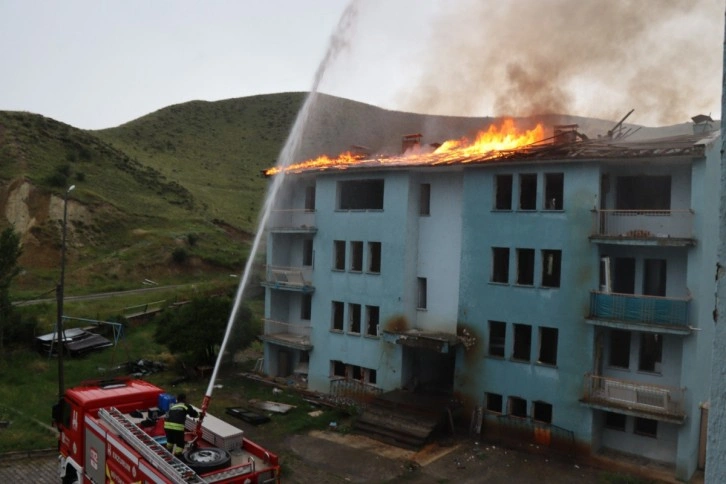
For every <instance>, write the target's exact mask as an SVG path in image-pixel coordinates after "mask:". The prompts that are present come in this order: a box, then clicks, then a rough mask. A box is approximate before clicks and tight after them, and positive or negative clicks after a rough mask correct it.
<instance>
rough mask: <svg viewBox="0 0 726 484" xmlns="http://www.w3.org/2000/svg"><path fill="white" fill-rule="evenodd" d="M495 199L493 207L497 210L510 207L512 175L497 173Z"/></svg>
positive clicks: (509, 208)
mask: <svg viewBox="0 0 726 484" xmlns="http://www.w3.org/2000/svg"><path fill="white" fill-rule="evenodd" d="M496 184H497V186H496V200H495V201H494V207H495V208H496V209H497V210H511V209H512V175H497V177H496Z"/></svg>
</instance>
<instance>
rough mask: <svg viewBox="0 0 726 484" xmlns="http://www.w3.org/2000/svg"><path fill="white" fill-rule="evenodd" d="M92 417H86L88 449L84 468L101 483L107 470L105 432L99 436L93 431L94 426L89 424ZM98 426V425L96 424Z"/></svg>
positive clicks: (91, 477) (93, 479)
mask: <svg viewBox="0 0 726 484" xmlns="http://www.w3.org/2000/svg"><path fill="white" fill-rule="evenodd" d="M89 420H91V419H90V418H88V417H86V449H85V460H84V463H83V468H84V471H85V473H86V476H87V477H88V478H89V479H91V481H93V482H95V483H97V484H101V483H102V482H105V480H106V477H105V471H106V443H105V432H104V433H103V436H101V437H99V436H98V435H96V433H95V432H92V431H91V428H93V427H94V426H92V425H89ZM96 427H97V425H96Z"/></svg>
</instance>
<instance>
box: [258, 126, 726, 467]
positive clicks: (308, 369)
mask: <svg viewBox="0 0 726 484" xmlns="http://www.w3.org/2000/svg"><path fill="white" fill-rule="evenodd" d="M555 141H557V143H556V144H548V145H541V146H537V147H533V148H529V149H522V150H519V151H514V152H508V153H507V154H506V155H505V156H497V157H491V156H490V157H480V158H472V157H468V158H467V157H462V158H461V159H454V160H452V159H447V160H446V161H445V162H441V160H438V161H437V159H436V158H435V157H434V156H433V155H432V156H431V157H427V156H426V155H421V156H419V157H417V158H415V159H409V158H405V157H394V158H391V159H383V160H381V159H370V160H362V161H361V162H360V163H358V164H356V165H354V166H347V167H346V169H341V168H340V167H338V168H330V169H325V170H320V169H316V170H310V169H308V170H302V171H297V172H295V171H291V172H289V173H288V174H286V175H285V176H286V178H285V180H284V188H283V190H281V192H282V193H283V195H281V196H280V197H279V198H278V200H277V201H276V204H275V210H274V211H273V213H272V215H271V218H270V222H269V223H268V230H269V236H268V243H267V248H268V249H267V274H266V278H265V282H264V283H263V285H264V286H265V287H266V306H265V333H264V335H263V336H262V339H263V341H264V343H265V358H264V371H265V373H266V374H268V375H271V376H280V377H298V378H302V379H304V380H305V381H306V382H307V385H308V388H309V389H311V390H315V391H319V392H323V393H334V392H336V391H337V390H338V389H339V388H340V387H341V386H345V388H346V389H351V388H353V387H355V388H356V389H357V390H358V391H370V392H384V391H389V390H394V389H409V390H411V391H412V392H413V391H416V392H435V393H438V394H441V393H450V394H452V395H454V396H456V397H457V398H459V399H461V400H462V401H463V402H464V408H465V409H466V410H465V412H463V413H462V415H464V416H465V419H464V420H466V421H465V422H464V424H465V425H471V426H472V427H473V428H475V429H476V430H477V431H481V432H483V433H484V434H485V435H486V434H491V435H496V434H498V433H499V434H507V435H510V436H511V435H517V438H520V439H525V440H530V441H532V442H536V443H539V444H542V445H551V446H558V445H567V446H570V447H571V448H573V447H574V448H575V449H576V450H579V451H582V452H586V453H592V454H594V455H597V454H600V453H608V454H609V455H611V454H612V453H613V452H614V451H617V452H621V453H626V454H632V455H637V456H641V457H645V458H648V459H651V460H654V461H657V462H662V463H666V464H669V465H672V467H673V472H674V475H675V476H676V477H678V478H680V479H688V478H690V476H691V475H692V474H693V473H694V472H695V470H696V469H697V468H698V467H699V465H700V466H701V467H702V465H703V459H704V454H703V452H705V450H704V447H703V444H702V442H704V438H705V434H704V431H703V430H702V420H701V414H702V405H703V404H704V403H706V402H707V401H708V398H709V388H710V384H709V375H710V364H711V359H710V358H711V346H712V338H713V310H714V307H715V304H716V301H715V283H714V274H715V270H716V260H717V255H716V249H717V240H718V224H717V223H716V221H717V216H718V203H717V200H719V196H720V185H719V173H720V172H719V170H720V168H719V166H720V165H719V164H720V155H719V148H720V142H719V139H718V134H717V133H709V132H703V133H698V134H694V135H692V136H681V137H677V138H669V139H661V140H651V141H642V142H626V141H623V140H616V141H612V140H598V141H592V140H585V141H581V140H578V139H576V138H574V137H569V138H567V139H556V140H555ZM513 429H516V432H515V431H514V430H513ZM616 458H617V455H616Z"/></svg>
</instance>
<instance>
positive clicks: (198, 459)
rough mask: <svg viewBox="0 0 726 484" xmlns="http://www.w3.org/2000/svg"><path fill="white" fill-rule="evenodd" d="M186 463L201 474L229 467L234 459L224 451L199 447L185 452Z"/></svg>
mask: <svg viewBox="0 0 726 484" xmlns="http://www.w3.org/2000/svg"><path fill="white" fill-rule="evenodd" d="M184 461H185V462H186V463H187V465H188V466H189V467H191V468H192V469H193V470H194V472H197V473H199V474H202V473H205V472H212V471H216V470H219V469H224V468H226V467H229V465H230V463H231V462H232V457H231V456H230V455H229V452H227V451H226V450H224V449H218V448H216V447H199V448H196V449H190V450H187V451H186V452H184Z"/></svg>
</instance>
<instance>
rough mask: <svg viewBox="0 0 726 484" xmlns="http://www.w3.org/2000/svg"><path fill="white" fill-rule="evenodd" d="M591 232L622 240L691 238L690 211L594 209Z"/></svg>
mask: <svg viewBox="0 0 726 484" xmlns="http://www.w3.org/2000/svg"><path fill="white" fill-rule="evenodd" d="M592 233H593V235H595V236H601V237H614V238H615V237H619V238H624V239H662V238H677V239H691V238H693V210H595V211H594V225H593V231H592Z"/></svg>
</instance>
